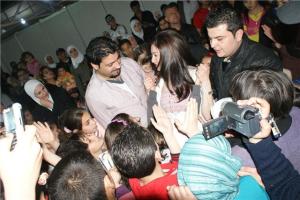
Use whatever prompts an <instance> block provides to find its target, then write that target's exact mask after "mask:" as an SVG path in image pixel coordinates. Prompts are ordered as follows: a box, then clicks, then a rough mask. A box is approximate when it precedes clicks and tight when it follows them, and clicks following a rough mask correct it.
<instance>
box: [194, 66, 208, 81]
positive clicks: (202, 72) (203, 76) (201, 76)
mask: <svg viewBox="0 0 300 200" xmlns="http://www.w3.org/2000/svg"><path fill="white" fill-rule="evenodd" d="M209 73H210V66H209V64H202V63H201V64H200V65H198V67H197V72H196V77H197V78H196V85H202V84H205V83H207V82H210V80H209Z"/></svg>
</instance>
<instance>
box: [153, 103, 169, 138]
mask: <svg viewBox="0 0 300 200" xmlns="http://www.w3.org/2000/svg"><path fill="white" fill-rule="evenodd" d="M152 110H153V114H154V117H155V119H156V121H154V119H153V118H151V119H150V120H151V123H152V124H153V126H154V127H155V128H156V129H157V130H159V131H160V132H161V133H162V134H163V135H166V134H168V135H170V134H173V126H172V123H171V121H170V119H169V117H168V115H167V113H166V112H165V111H164V110H163V109H162V108H161V107H160V106H158V105H154V106H153V107H152Z"/></svg>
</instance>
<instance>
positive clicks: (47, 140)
mask: <svg viewBox="0 0 300 200" xmlns="http://www.w3.org/2000/svg"><path fill="white" fill-rule="evenodd" d="M33 125H34V126H35V127H36V135H37V140H38V142H39V143H41V144H47V145H50V147H51V148H52V149H53V150H56V149H57V148H58V146H59V141H58V138H57V136H56V135H55V134H54V133H53V132H52V130H51V129H50V127H49V125H48V123H46V122H45V123H44V124H43V123H41V122H34V123H33Z"/></svg>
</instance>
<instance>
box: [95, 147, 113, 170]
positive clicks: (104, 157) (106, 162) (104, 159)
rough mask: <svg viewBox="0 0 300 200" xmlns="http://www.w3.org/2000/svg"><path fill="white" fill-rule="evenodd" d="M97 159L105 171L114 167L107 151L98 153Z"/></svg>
mask: <svg viewBox="0 0 300 200" xmlns="http://www.w3.org/2000/svg"><path fill="white" fill-rule="evenodd" d="M99 161H100V163H101V165H102V167H103V169H104V170H105V171H106V172H108V171H109V170H111V169H112V168H114V167H115V164H114V162H113V160H112V159H111V156H110V154H109V152H108V151H104V152H103V153H101V154H100V156H99Z"/></svg>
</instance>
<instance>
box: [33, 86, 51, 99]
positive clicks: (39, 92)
mask: <svg viewBox="0 0 300 200" xmlns="http://www.w3.org/2000/svg"><path fill="white" fill-rule="evenodd" d="M34 95H35V97H36V98H38V99H47V98H48V96H49V93H48V90H47V89H46V87H45V86H44V85H43V84H39V85H38V86H36V87H35V89H34Z"/></svg>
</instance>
